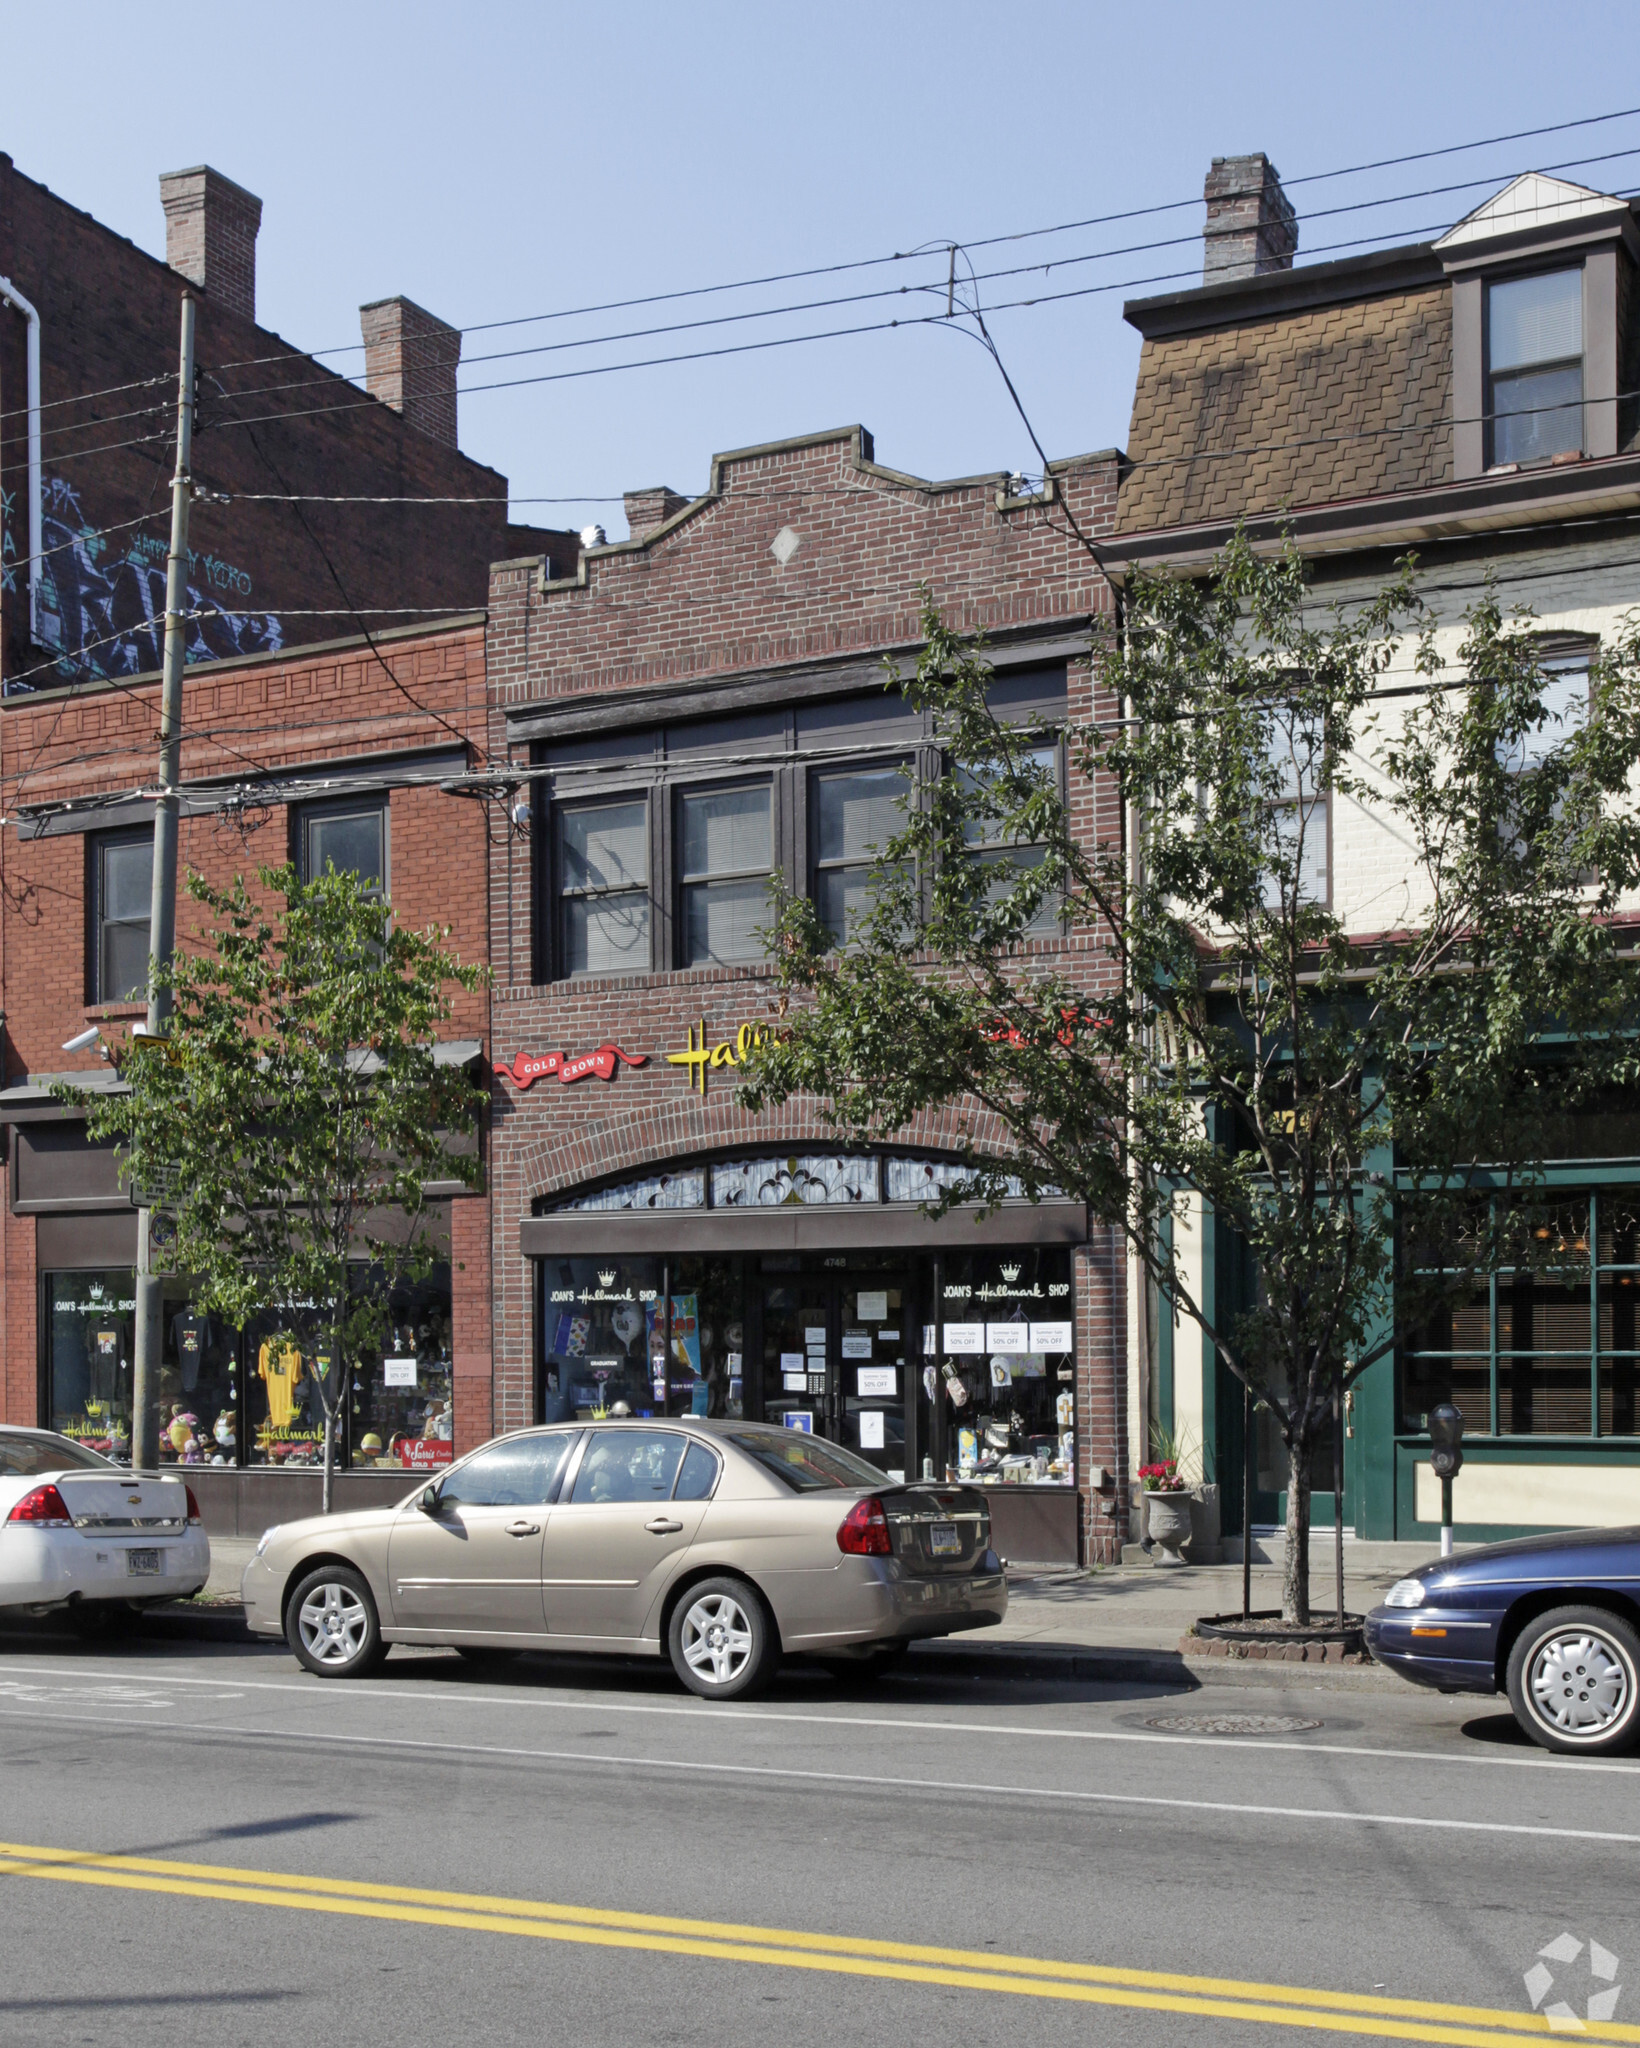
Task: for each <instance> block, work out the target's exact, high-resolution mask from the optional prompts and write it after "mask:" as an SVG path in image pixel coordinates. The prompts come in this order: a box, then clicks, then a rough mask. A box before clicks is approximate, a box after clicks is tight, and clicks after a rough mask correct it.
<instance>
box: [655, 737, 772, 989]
mask: <svg viewBox="0 0 1640 2048" xmlns="http://www.w3.org/2000/svg"><path fill="white" fill-rule="evenodd" d="M782 779H783V778H782V776H781V775H780V774H779V773H778V772H774V771H771V772H770V773H769V774H767V775H758V774H740V775H734V776H724V777H721V778H711V779H707V778H696V777H693V776H691V777H686V778H679V780H677V781H676V782H673V783H671V784H670V785H669V786H668V788H667V790H666V797H667V825H668V828H669V830H668V843H667V848H666V856H667V858H666V864H667V867H668V869H669V871H670V876H669V879H670V887H669V889H668V891H667V898H668V901H669V904H670V907H671V913H672V916H671V924H672V935H671V940H672V942H671V945H670V946H669V948H668V955H669V958H670V959H671V962H672V965H673V966H674V967H676V968H678V969H679V970H683V969H686V968H690V967H713V966H735V967H752V966H756V965H757V964H758V963H759V962H760V961H761V960H762V959H764V958H765V957H766V956H764V955H763V954H755V955H752V954H749V955H748V956H747V957H746V958H745V959H744V960H736V961H721V962H720V961H713V960H691V959H690V958H689V957H688V946H689V918H688V913H687V909H686V905H687V902H688V891H689V890H690V889H692V888H701V887H704V886H705V885H706V884H708V883H711V882H727V881H747V880H752V879H754V878H756V877H757V876H758V875H760V874H762V873H764V872H765V871H764V870H762V869H758V868H732V869H727V868H726V869H725V870H724V871H723V872H722V873H721V874H713V873H708V872H702V873H700V874H692V873H691V872H690V871H689V870H688V868H687V867H686V866H685V864H684V828H683V811H684V805H685V804H686V803H688V802H689V801H690V800H691V798H696V797H708V796H731V795H736V794H738V793H739V792H740V791H742V790H751V789H761V790H764V791H766V792H767V795H768V799H769V865H768V868H767V870H766V872H767V876H768V879H769V881H770V882H773V880H774V878H775V876H776V875H778V874H782V873H783V872H784V871H785V863H784V862H783V861H782V859H781V847H782V841H783V838H784V833H783V830H782V826H783V815H782V814H783V811H784V809H785V806H784V805H783V804H782V802H781V795H782V789H781V785H782Z"/></svg>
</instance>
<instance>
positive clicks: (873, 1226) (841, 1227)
mask: <svg viewBox="0 0 1640 2048" xmlns="http://www.w3.org/2000/svg"><path fill="white" fill-rule="evenodd" d="M1087 1238H1088V1212H1087V1207H1086V1205H1085V1204H1084V1203H1081V1202H1037V1203H1030V1202H1009V1203H1006V1204H1005V1205H1004V1206H1003V1207H1002V1208H1000V1209H993V1210H992V1211H991V1212H990V1214H989V1215H988V1216H985V1217H981V1216H980V1213H979V1211H978V1210H977V1209H973V1208H960V1209H948V1210H947V1211H946V1213H945V1214H944V1215H943V1216H940V1217H937V1218H936V1217H931V1216H925V1215H924V1214H923V1212H922V1210H921V1209H919V1208H918V1207H916V1206H915V1205H914V1204H912V1203H909V1202H907V1203H895V1204H893V1205H892V1206H891V1205H889V1204H887V1203H876V1202H874V1203H870V1204H864V1203H862V1204H858V1205H855V1204H850V1205H849V1206H848V1207H846V1208H845V1207H844V1206H842V1205H841V1204H836V1205H832V1204H822V1203H818V1202H817V1203H812V1204H802V1205H799V1204H797V1203H792V1204H789V1205H782V1206H781V1207H779V1208H768V1209H591V1210H588V1209H566V1210H560V1211H559V1212H558V1213H557V1214H555V1215H551V1216H526V1217H525V1218H524V1220H523V1221H522V1223H520V1225H519V1228H518V1248H519V1250H520V1252H521V1253H522V1254H523V1256H524V1257H525V1258H527V1259H547V1258H564V1259H567V1258H616V1257H618V1256H620V1255H621V1254H623V1253H637V1252H845V1251H877V1250H883V1251H890V1250H893V1251H901V1250H911V1249H912V1248H920V1249H923V1250H926V1251H935V1250H940V1251H967V1250H970V1249H973V1248H975V1247H978V1246H984V1245H1004V1244H1017V1245H1032V1244H1085V1243H1086V1242H1087Z"/></svg>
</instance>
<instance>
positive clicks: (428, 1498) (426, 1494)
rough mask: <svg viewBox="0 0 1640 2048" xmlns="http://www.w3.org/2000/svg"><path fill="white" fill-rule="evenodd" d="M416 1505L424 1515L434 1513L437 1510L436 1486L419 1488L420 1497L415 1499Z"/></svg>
mask: <svg viewBox="0 0 1640 2048" xmlns="http://www.w3.org/2000/svg"><path fill="white" fill-rule="evenodd" d="M416 1505H417V1507H419V1508H420V1509H421V1511H422V1513H423V1514H424V1515H436V1514H437V1513H438V1511H439V1498H438V1488H437V1487H436V1486H424V1487H423V1488H422V1490H421V1499H420V1500H419V1501H417V1503H416Z"/></svg>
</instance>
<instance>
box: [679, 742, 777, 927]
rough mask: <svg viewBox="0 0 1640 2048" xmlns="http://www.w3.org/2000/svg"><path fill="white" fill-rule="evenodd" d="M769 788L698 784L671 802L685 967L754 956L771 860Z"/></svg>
mask: <svg viewBox="0 0 1640 2048" xmlns="http://www.w3.org/2000/svg"><path fill="white" fill-rule="evenodd" d="M770 797H771V792H770V789H769V786H768V784H767V783H764V784H763V785H762V786H761V787H759V788H752V789H714V790H704V791H701V792H700V793H699V794H696V795H689V796H684V797H681V798H680V799H679V803H678V841H679V863H678V872H679V891H680V896H681V904H680V908H681V911H682V920H681V921H682V931H683V944H682V958H683V965H684V966H685V967H702V966H706V965H708V964H712V963H717V962H728V961H735V960H760V959H761V958H762V957H763V953H764V943H763V940H762V938H761V936H760V930H761V928H762V927H763V926H765V925H766V924H767V923H768V921H769V917H770V914H771V913H770V909H769V872H770V869H771V867H772V866H773V862H774V834H773V829H772V820H771V804H770Z"/></svg>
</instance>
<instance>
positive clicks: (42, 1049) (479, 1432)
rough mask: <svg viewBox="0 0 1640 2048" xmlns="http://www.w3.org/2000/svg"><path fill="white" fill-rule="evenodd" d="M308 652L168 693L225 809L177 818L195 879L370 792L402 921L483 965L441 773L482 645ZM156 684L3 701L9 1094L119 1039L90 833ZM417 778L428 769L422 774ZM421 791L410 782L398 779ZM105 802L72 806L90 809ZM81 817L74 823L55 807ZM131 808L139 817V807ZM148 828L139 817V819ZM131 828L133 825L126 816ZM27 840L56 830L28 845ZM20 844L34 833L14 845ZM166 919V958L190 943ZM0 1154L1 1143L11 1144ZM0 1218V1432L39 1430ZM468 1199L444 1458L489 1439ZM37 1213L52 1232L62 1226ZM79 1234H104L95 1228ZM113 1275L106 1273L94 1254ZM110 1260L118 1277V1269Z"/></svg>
mask: <svg viewBox="0 0 1640 2048" xmlns="http://www.w3.org/2000/svg"><path fill="white" fill-rule="evenodd" d="M378 646H379V648H380V655H379V657H378V655H377V654H375V653H373V652H372V651H371V649H370V648H369V647H368V646H366V645H364V644H363V643H361V642H360V641H359V640H357V639H352V640H348V641H346V642H339V643H334V644H332V645H329V646H316V647H309V648H305V649H303V650H301V651H300V652H298V653H295V654H291V655H287V656H284V657H282V658H279V659H276V660H268V661H240V662H225V663H217V664H211V665H210V666H208V667H205V668H201V669H195V670H191V671H190V672H189V674H188V676H187V678H186V681H185V685H184V691H183V728H184V733H185V735H186V737H185V739H184V744H183V753H182V761H183V783H184V787H185V790H186V789H187V787H188V785H195V786H196V788H195V791H194V794H195V795H197V794H198V790H197V785H199V784H200V783H202V782H214V783H215V784H216V787H217V792H218V794H219V795H221V796H224V797H226V796H231V795H232V796H238V797H240V798H242V799H243V801H241V802H236V803H229V804H227V805H225V807H224V808H221V809H219V810H216V811H213V812H210V813H207V814H205V815H197V816H192V817H190V816H185V817H184V819H183V822H182V826H181V859H182V862H183V865H184V868H185V869H187V868H193V869H197V870H198V871H200V872H202V873H203V874H205V875H206V876H207V877H209V878H210V879H211V880H212V881H214V882H217V883H219V884H220V883H226V882H227V881H229V880H230V879H231V878H232V876H233V875H235V874H236V873H237V874H245V875H248V876H251V875H254V873H255V871H256V869H257V868H258V867H260V866H275V865H278V864H279V863H280V862H282V861H284V860H285V859H286V858H287V857H288V856H289V853H290V848H291V816H292V808H293V805H294V804H296V803H298V802H301V801H309V800H314V799H318V798H322V797H323V796H324V794H325V787H326V783H327V780H333V779H334V778H336V777H338V776H345V777H348V778H349V780H350V786H351V787H354V788H358V787H360V786H363V787H369V786H371V783H372V777H373V776H374V775H379V776H381V777H382V778H383V782H384V783H386V782H388V781H390V780H391V778H392V777H393V776H394V775H397V776H398V777H399V778H400V781H399V783H398V784H397V786H391V787H388V789H387V804H388V866H389V877H388V880H389V888H390V892H391V896H392V901H393V906H394V911H395V914H396V916H397V917H398V918H399V920H400V921H401V922H404V923H408V924H411V925H414V926H417V927H420V926H424V925H432V924H438V925H447V926H449V927H450V928H451V939H450V944H451V946H452V949H453V950H454V951H455V952H456V953H457V954H458V955H459V957H460V958H461V959H463V960H466V961H476V962H483V961H485V960H486V959H487V957H488V952H489V928H488V927H489V877H488V850H487V841H488V831H489V827H488V821H487V818H486V806H485V804H484V803H483V802H481V801H466V800H463V799H461V798H459V797H455V796H451V795H449V794H446V793H444V792H442V791H441V790H440V789H439V788H438V787H437V782H436V780H434V779H433V778H434V777H435V776H443V777H448V776H449V775H450V774H452V773H459V772H462V770H463V769H464V768H465V767H466V766H468V765H477V764H478V763H480V762H481V760H482V749H483V745H484V729H485V707H484V631H483V623H482V620H481V619H478V618H468V619H467V620H465V621H464V622H461V623H458V624H453V625H451V626H449V627H446V628H443V629H441V630H439V631H437V632H429V633H411V634H404V633H400V634H398V635H396V636H390V637H387V638H385V639H383V640H382V641H380V642H379V643H378ZM157 718H158V684H157V683H155V682H152V681H149V682H143V683H138V684H134V685H130V686H127V687H125V688H120V689H116V688H114V687H112V686H111V685H108V684H96V685H83V686H80V687H78V688H76V689H74V690H66V689H65V690H57V691H54V692H50V693H47V694H45V695H43V696H39V697H14V698H12V699H10V700H8V701H7V702H6V703H5V704H4V706H3V707H0V781H3V783H4V786H5V787H6V789H7V790H8V791H10V792H13V795H12V800H11V802H10V803H9V804H8V816H7V818H6V829H5V831H4V833H3V834H0V1010H3V1011H4V1074H3V1077H0V1085H5V1086H10V1087H11V1088H13V1089H14V1090H15V1089H17V1088H18V1086H19V1085H20V1084H21V1083H23V1082H24V1081H26V1080H27V1079H28V1078H29V1077H38V1076H41V1075H48V1074H54V1073H62V1072H69V1071H75V1070H94V1069H96V1068H97V1067H98V1065H99V1059H98V1055H97V1053H96V1052H95V1050H91V1051H84V1052H81V1053H79V1054H67V1053H64V1052H63V1051H62V1049H61V1048H62V1046H63V1044H64V1042H65V1041H66V1040H68V1039H70V1038H72V1037H73V1036H74V1035H75V1034H76V1033H78V1032H80V1031H82V1030H83V1029H84V1028H85V1027H86V1025H87V1024H89V1023H100V1024H102V1026H103V1027H104V1031H105V1035H106V1036H107V1037H108V1038H109V1039H110V1040H111V1041H113V1042H114V1043H116V1044H118V1043H119V1042H120V1041H121V1040H122V1039H123V1037H124V1035H125V1029H126V1027H127V1025H128V1024H129V1022H130V1021H132V1020H133V1019H135V1018H137V1017H139V1016H141V1015H142V1008H141V1006H140V1005H137V1004H129V1003H126V1004H111V1003H97V1002H94V1001H92V1000H90V997H91V994H92V991H91V989H90V987H89V986H88V942H87V929H86V927H87V918H88V915H89V907H88V901H87V885H88V877H89V875H90V871H91V864H90V858H89V851H88V846H89V842H88V827H89V828H91V829H92V830H93V831H94V829H95V827H96V826H97V824H98V821H99V819H103V820H115V821H119V820H123V819H124V818H125V816H126V813H124V812H122V811H121V810H120V809H119V808H117V803H118V800H119V799H120V798H122V797H129V796H131V795H134V794H135V793H136V792H138V791H142V790H148V791H151V790H152V786H153V777H154V770H155V754H154V746H155V742H154V734H155V728H156V724H157ZM420 763H425V764H427V765H426V767H425V769H423V768H421V767H419V766H418V764H420ZM417 774H422V775H423V777H424V780H423V783H422V784H421V785H418V784H417V783H416V782H415V781H414V780H413V779H412V778H414V777H415V776H416V775H417ZM88 800H90V801H91V802H92V804H94V805H100V806H106V807H107V808H104V809H95V808H93V809H89V810H88V808H87V802H88ZM65 804H72V805H75V806H77V812H78V814H77V816H75V818H74V821H73V827H72V829H62V827H63V818H62V814H61V807H62V806H63V805H65ZM139 808H140V809H142V810H146V808H147V807H139ZM150 815H151V813H150ZM138 822H141V818H140V817H139V820H138ZM43 825H54V826H55V829H50V830H47V831H45V832H44V833H43V835H42V834H41V827H42V826H43ZM20 832H21V833H32V834H35V835H37V836H20ZM190 909H191V906H190V904H189V903H188V901H187V899H186V897H184V898H183V900H182V902H181V904H180V905H179V912H178V927H179V930H178V937H179V943H180V944H183V945H186V943H187V938H188V932H189V929H190V923H191V920H190ZM488 1026H489V996H488V992H487V991H481V992H480V993H479V994H477V995H473V996H461V997H460V998H459V1001H458V1006H457V1009H456V1013H455V1015H454V1016H453V1017H452V1019H451V1021H450V1023H449V1024H448V1025H447V1026H446V1027H445V1033H444V1035H445V1036H447V1037H449V1038H464V1039H477V1040H479V1041H481V1042H482V1044H483V1045H484V1047H485V1050H486V1052H487V1050H488V1037H489V1029H488ZM11 1136H12V1148H13V1153H15V1146H16V1142H17V1139H16V1133H15V1132H14V1133H12V1134H11ZM8 1179H9V1180H10V1182H11V1185H10V1187H9V1188H8V1201H7V1203H6V1205H5V1207H4V1209H3V1210H0V1247H3V1254H0V1271H3V1283H4V1307H3V1312H0V1343H3V1358H0V1419H3V1420H7V1421H20V1422H30V1423H32V1422H35V1421H36V1420H39V1419H42V1418H41V1417H40V1416H39V1414H38V1406H39V1373H40V1333H39V1330H38V1328H37V1314H38V1286H37V1280H38V1273H37V1267H36V1234H37V1232H36V1218H35V1216H34V1215H31V1214H25V1215H19V1214H17V1213H16V1211H15V1209H14V1207H13V1202H14V1201H15V1199H16V1176H15V1172H13V1173H12V1174H10V1175H9V1176H8ZM487 1210H488V1202H487V1199H486V1198H485V1197H483V1196H479V1197H473V1198H467V1199H457V1200H455V1201H454V1202H453V1203H452V1221H451V1229H452V1239H453V1242H452V1247H451V1259H452V1266H453V1268H454V1271H453V1276H452V1277H453V1324H454V1329H453V1337H454V1353H453V1356H454V1371H455V1398H456V1426H457V1430H458V1436H457V1449H458V1450H460V1449H465V1448H468V1447H470V1446H471V1445H472V1444H474V1443H478V1442H481V1441H482V1440H483V1439H484V1438H485V1437H486V1436H488V1435H489V1434H490V1433H491V1426H492V1416H491V1401H490V1353H491V1339H490V1285H489V1257H490V1229H489V1222H488V1216H487ZM72 1220H73V1219H72V1216H71V1215H70V1216H68V1217H59V1216H54V1217H52V1218H51V1222H52V1224H53V1226H54V1227H61V1226H63V1225H64V1224H65V1223H71V1222H72ZM87 1227H88V1228H105V1227H106V1219H91V1220H90V1221H88V1224H87ZM108 1263H110V1264H114V1263H118V1261H115V1260H112V1259H111V1260H110V1261H109V1262H108ZM127 1263H128V1262H127Z"/></svg>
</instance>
